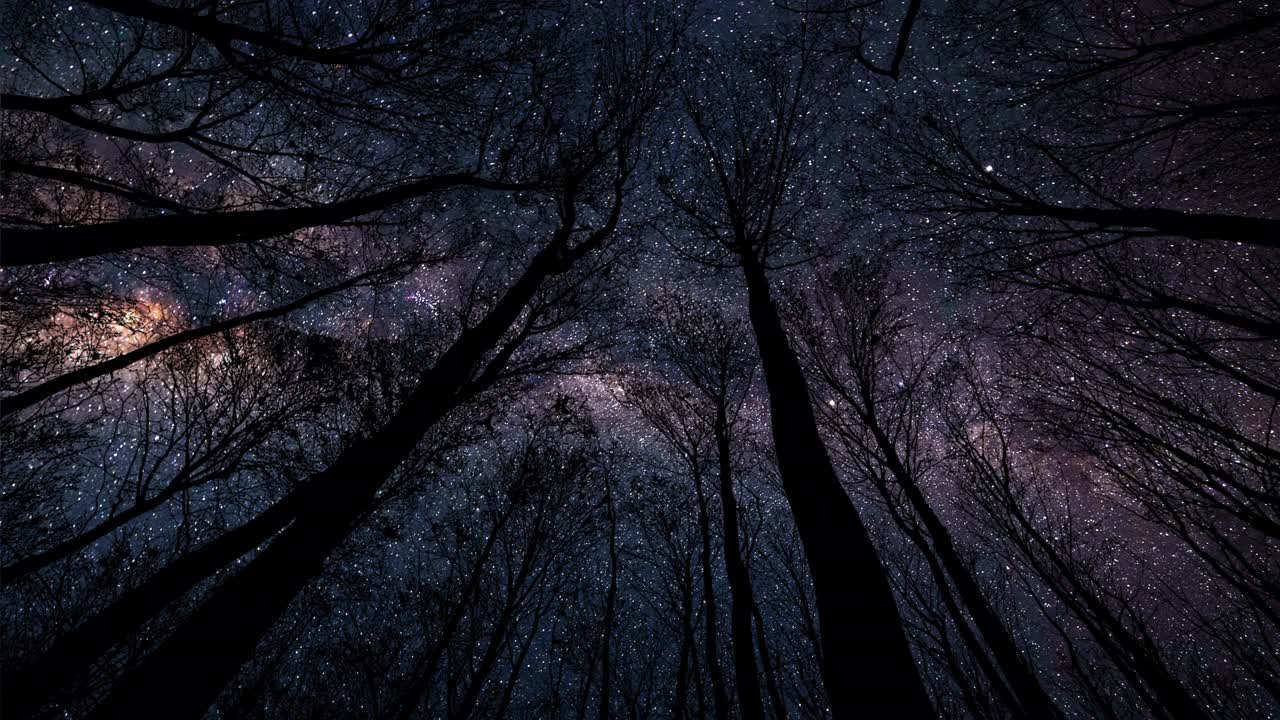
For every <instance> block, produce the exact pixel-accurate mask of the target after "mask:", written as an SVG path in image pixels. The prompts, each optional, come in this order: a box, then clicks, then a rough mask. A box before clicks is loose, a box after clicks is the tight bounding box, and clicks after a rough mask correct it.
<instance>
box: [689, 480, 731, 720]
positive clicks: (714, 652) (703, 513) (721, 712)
mask: <svg viewBox="0 0 1280 720" xmlns="http://www.w3.org/2000/svg"><path fill="white" fill-rule="evenodd" d="M697 463H698V459H697V458H696V457H695V458H693V464H694V467H695V470H694V476H693V487H694V488H695V489H696V490H697V493H698V530H699V532H700V533H701V536H702V557H701V561H702V608H703V611H704V612H705V613H706V616H707V624H706V626H705V628H704V630H705V634H704V636H703V637H704V645H705V646H706V647H704V648H703V652H704V653H705V654H706V657H707V674H708V675H710V676H711V696H712V701H713V702H714V703H715V717H716V720H728V717H729V692H728V691H727V690H726V689H725V684H724V671H723V670H721V668H720V653H719V651H718V649H717V648H718V645H719V640H718V638H719V636H720V627H719V622H718V620H717V615H718V614H719V613H718V612H717V610H716V589H715V576H714V575H713V574H712V570H711V517H710V515H709V513H708V510H707V496H706V493H704V492H703V491H702V473H701V472H699V471H698V470H697V469H696V468H697Z"/></svg>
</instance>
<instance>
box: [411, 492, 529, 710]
mask: <svg viewBox="0 0 1280 720" xmlns="http://www.w3.org/2000/svg"><path fill="white" fill-rule="evenodd" d="M515 507H516V506H515V503H509V504H508V505H507V507H506V508H505V509H504V510H503V512H502V514H501V515H499V516H498V521H497V522H496V523H494V526H493V528H491V529H490V531H489V537H488V539H486V540H485V543H484V547H483V548H481V550H480V553H479V554H478V555H477V556H476V560H475V562H474V563H472V564H471V568H470V570H469V571H468V573H467V581H466V585H464V586H463V591H462V596H461V597H459V598H458V602H456V603H454V604H453V606H452V607H450V608H449V614H448V616H446V618H445V621H444V625H442V626H441V628H440V631H439V632H437V633H436V635H435V639H434V640H433V641H432V642H431V646H430V647H428V648H427V651H426V652H425V653H423V655H422V658H421V659H420V660H419V661H418V663H417V664H416V665H415V667H414V670H413V677H412V678H411V679H410V684H409V687H408V688H407V689H406V690H405V692H404V696H403V698H402V699H401V706H400V713H399V714H398V715H397V717H398V718H399V720H411V718H413V716H414V715H416V714H417V712H418V706H419V705H421V704H422V698H423V696H424V695H426V693H427V690H429V689H430V688H431V683H432V681H433V680H434V679H435V676H436V670H437V669H438V668H439V667H440V658H442V657H443V656H444V653H445V650H446V649H447V648H448V647H449V643H450V641H452V640H453V635H454V633H455V632H457V630H458V625H459V624H461V622H462V617H463V615H464V614H466V611H467V609H468V608H469V607H470V606H471V603H472V600H473V598H474V597H475V595H476V593H477V591H478V590H479V589H480V580H481V578H482V577H483V575H484V569H485V566H486V565H488V564H489V557H490V556H491V555H492V554H493V547H494V545H496V544H497V542H498V535H499V534H500V533H501V532H502V529H503V527H505V526H506V524H507V520H508V519H510V517H511V514H512V513H513V512H514V511H515Z"/></svg>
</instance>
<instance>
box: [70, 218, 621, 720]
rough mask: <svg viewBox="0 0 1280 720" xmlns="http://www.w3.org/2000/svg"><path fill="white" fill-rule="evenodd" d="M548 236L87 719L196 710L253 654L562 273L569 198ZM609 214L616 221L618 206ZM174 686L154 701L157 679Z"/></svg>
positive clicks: (596, 237)
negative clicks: (250, 556) (264, 540)
mask: <svg viewBox="0 0 1280 720" xmlns="http://www.w3.org/2000/svg"><path fill="white" fill-rule="evenodd" d="M563 207H564V217H563V218H562V221H561V226H560V228H559V229H558V230H557V231H556V234H555V237H554V238H553V240H552V241H551V242H550V244H548V246H547V247H545V248H543V249H542V250H541V251H539V252H538V254H537V255H536V256H535V257H534V259H533V261H532V262H531V263H530V265H529V267H528V268H527V269H526V270H525V271H524V273H523V274H522V275H521V276H520V278H519V279H518V280H517V281H516V282H515V284H514V285H512V286H511V288H510V289H509V290H508V291H507V292H506V294H505V295H504V296H503V297H502V298H501V299H500V300H499V301H498V302H497V304H496V305H495V306H494V307H493V309H492V310H490V311H489V313H488V314H486V315H485V317H484V318H483V319H482V320H481V321H480V322H479V323H478V324H477V325H476V326H475V327H472V328H468V329H466V330H464V331H463V332H462V334H461V335H460V336H459V338H458V339H457V340H456V341H455V342H454V344H453V345H452V346H451V347H450V348H449V349H448V350H447V351H446V352H445V353H444V354H443V355H442V356H441V357H440V358H439V359H438V360H437V362H436V363H435V365H434V366H432V368H431V369H430V370H428V371H427V372H426V373H424V374H423V376H422V378H421V379H420V381H419V383H418V386H417V387H416V388H415V389H414V391H413V393H412V394H410V396H409V397H408V398H407V399H406V400H405V402H404V404H403V405H402V406H401V408H400V409H399V411H397V412H396V414H395V415H394V416H393V417H392V418H391V420H390V421H389V422H388V423H387V424H386V425H384V426H383V427H382V428H381V429H380V430H379V431H378V432H376V433H374V434H373V435H371V436H369V437H367V438H364V439H361V440H360V441H358V442H356V443H355V444H353V445H352V446H351V447H350V448H348V449H347V450H346V451H344V452H343V453H342V454H341V455H340V456H339V457H338V459H337V460H335V461H334V463H333V464H332V465H330V466H329V467H328V468H327V469H325V470H324V471H322V472H321V473H319V475H317V476H316V477H315V478H313V479H312V480H311V481H310V484H312V485H313V486H314V487H315V488H316V491H314V492H311V493H308V494H307V495H306V501H305V505H304V507H302V508H301V509H300V510H299V512H298V516H297V518H296V519H295V520H294V521H293V523H292V524H291V525H290V526H289V527H288V528H286V529H285V530H284V531H283V532H281V533H280V535H279V536H277V537H276V538H275V540H274V541H273V542H272V543H271V544H270V545H269V546H268V547H267V548H266V549H265V550H263V551H262V553H261V554H259V555H258V556H257V557H256V558H255V559H254V560H253V561H252V562H251V563H250V564H249V565H248V566H247V567H245V568H244V569H243V570H242V571H241V572H239V573H238V574H237V575H236V576H235V577H233V578H231V579H229V580H228V581H227V582H226V583H224V584H223V585H222V586H220V587H219V588H217V589H216V590H215V591H214V592H213V593H212V595H211V596H210V597H209V599H208V600H207V601H206V602H205V603H204V604H203V605H201V607H199V608H198V609H197V610H196V611H195V612H194V613H193V614H192V615H191V617H190V618H188V620H187V621H186V622H185V623H183V625H182V626H181V627H179V628H178V629H177V630H176V631H175V632H174V633H173V635H172V636H171V637H169V638H168V639H167V640H166V641H165V642H164V643H162V644H161V646H160V647H159V648H157V649H156V650H155V651H154V652H152V653H151V654H150V655H149V656H147V657H146V658H145V659H144V660H143V661H142V662H141V663H140V664H139V665H138V667H136V668H135V669H133V670H132V671H130V672H128V673H127V674H126V675H125V676H124V677H123V678H121V680H120V682H119V683H118V684H117V685H116V686H115V687H114V688H113V689H112V691H111V693H110V694H109V695H108V696H107V697H106V699H105V700H104V701H103V703H102V704H101V705H100V706H99V707H98V708H96V709H95V711H94V713H93V715H91V717H93V718H103V719H106V718H116V717H128V716H133V715H136V714H139V713H141V712H143V708H147V712H150V713H159V714H163V715H165V716H166V717H170V718H192V719H194V718H198V717H200V716H201V715H203V713H204V712H205V711H206V710H207V709H208V708H209V705H210V704H212V703H213V701H214V700H215V699H216V698H217V696H218V693H219V692H220V691H221V689H222V688H223V687H224V686H225V685H226V683H227V682H228V681H230V679H231V678H232V677H233V676H234V675H235V673H236V672H237V671H238V670H239V668H240V666H241V665H242V664H243V663H244V662H245V660H247V659H248V657H249V656H250V655H251V654H252V652H253V648H254V647H255V646H256V645H257V643H258V641H259V640H260V639H261V638H262V636H263V635H265V634H266V633H267V632H268V631H269V630H270V629H271V627H272V625H274V624H275V622H276V620H277V619H278V618H279V617H280V615H281V614H282V613H283V612H284V611H285V609H286V608H287V607H288V605H289V603H290V602H291V601H292V600H293V598H294V596H296V595H297V593H298V592H300V591H301V590H302V589H303V588H304V587H305V586H306V584H307V583H308V582H309V581H310V580H311V579H312V578H314V577H315V576H316V575H318V574H319V573H320V572H321V570H322V569H323V566H324V562H325V560H326V559H327V558H328V556H329V555H330V554H331V553H332V552H333V551H334V550H335V549H336V548H337V547H338V545H340V544H341V543H342V542H343V540H345V539H346V537H347V536H348V535H349V534H350V532H351V531H352V529H353V524H354V523H355V522H356V520H358V519H359V518H360V517H361V515H362V514H363V513H364V512H365V510H366V509H367V508H368V507H369V505H370V504H371V503H372V502H373V501H374V499H375V498H376V496H377V493H378V492H379V490H381V489H382V487H383V486H384V485H385V483H386V481H387V479H388V478H389V477H390V476H391V474H392V472H393V471H394V470H395V469H396V467H398V466H399V464H400V463H401V462H403V461H404V459H405V458H406V457H408V455H409V454H410V453H411V452H412V451H413V449H414V448H415V447H416V446H417V444H418V442H419V441H420V439H421V438H422V436H423V434H424V433H425V432H426V431H427V429H428V428H430V427H431V426H432V425H434V424H435V423H436V422H438V421H439V420H440V419H441V418H443V417H444V416H445V415H446V414H447V413H448V412H449V411H450V410H451V409H452V408H453V407H454V406H455V405H456V400H457V398H458V396H459V394H460V392H461V391H462V390H463V389H464V388H465V386H466V385H467V383H468V382H469V381H470V379H471V376H472V374H473V373H474V372H475V371H476V369H477V367H478V365H479V364H480V362H481V360H482V359H483V357H484V356H485V354H486V353H488V352H489V351H491V350H493V349H494V348H495V347H497V346H498V344H499V343H500V342H501V340H502V337H503V335H504V334H505V333H506V332H507V330H508V329H510V328H511V327H512V325H513V324H514V323H515V322H516V320H517V318H518V317H519V316H520V314H521V312H522V311H523V310H524V308H525V306H526V305H527V304H528V303H529V301H530V300H531V299H532V298H533V297H534V295H535V293H536V292H537V290H538V288H539V287H541V285H542V284H543V282H544V281H545V280H546V278H547V277H548V276H550V275H552V274H555V273H558V272H562V271H563V270H564V269H566V268H567V266H568V264H569V263H570V262H572V260H573V259H574V258H576V257H580V256H581V254H583V253H585V252H586V251H588V250H589V249H591V248H590V247H588V245H589V244H590V243H592V242H594V243H596V244H598V243H599V242H601V241H602V240H603V237H604V235H603V234H601V233H602V231H603V230H604V229H602V230H598V231H596V233H593V235H592V238H591V239H590V240H588V241H584V243H583V244H582V245H580V246H579V248H577V249H575V251H573V252H572V253H570V251H569V248H568V240H569V235H570V233H571V232H572V230H573V227H574V223H575V214H574V204H573V202H572V201H569V202H565V203H563ZM619 209H620V208H618V207H617V206H616V205H615V208H614V210H615V212H614V215H613V216H612V218H611V221H610V227H608V229H609V230H610V231H611V230H612V227H611V226H612V225H613V224H615V223H616V217H617V212H618V211H619ZM167 687H182V688H183V692H182V693H181V694H180V695H173V696H168V697H165V698H164V701H165V702H163V704H161V705H160V706H159V707H157V699H158V698H157V696H156V693H155V689H156V688H167Z"/></svg>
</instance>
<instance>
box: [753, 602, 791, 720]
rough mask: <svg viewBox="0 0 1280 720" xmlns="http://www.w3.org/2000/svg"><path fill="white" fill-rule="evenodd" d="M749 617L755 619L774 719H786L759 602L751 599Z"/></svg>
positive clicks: (785, 711)
mask: <svg viewBox="0 0 1280 720" xmlns="http://www.w3.org/2000/svg"><path fill="white" fill-rule="evenodd" d="M751 617H752V619H753V620H754V621H755V622H754V623H753V624H754V625H755V631H756V647H757V648H759V650H760V666H761V667H763V668H764V681H765V687H766V688H768V690H769V705H770V707H772V708H773V717H774V720H786V719H787V706H786V704H785V703H783V701H782V689H781V688H779V687H778V673H777V671H776V670H775V669H774V665H773V658H772V657H771V656H770V654H769V638H768V637H767V636H766V635H765V632H764V617H763V616H761V614H760V604H759V603H757V602H756V601H755V598H754V597H753V598H752V599H751Z"/></svg>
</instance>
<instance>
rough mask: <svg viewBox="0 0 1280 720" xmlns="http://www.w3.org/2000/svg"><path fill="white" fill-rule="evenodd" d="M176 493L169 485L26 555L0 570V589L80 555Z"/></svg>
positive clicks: (174, 488) (173, 487) (175, 488)
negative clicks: (83, 528)
mask: <svg viewBox="0 0 1280 720" xmlns="http://www.w3.org/2000/svg"><path fill="white" fill-rule="evenodd" d="M178 489H179V487H175V486H173V485H169V486H167V487H166V488H165V489H164V490H161V491H160V492H158V493H156V494H155V495H152V496H151V497H149V498H146V499H144V500H142V501H141V502H137V503H134V504H133V505H130V506H129V507H128V508H125V509H124V510H122V511H120V512H118V513H116V514H115V515H112V516H111V517H109V518H107V519H106V520H103V521H102V522H100V523H98V524H97V525H94V526H93V527H91V528H89V529H88V530H85V531H84V532H82V533H80V534H79V535H76V536H75V537H73V538H70V539H68V540H64V541H62V542H60V543H58V544H57V545H54V546H53V547H51V548H49V549H48V550H44V551H42V552H38V553H36V554H35V555H28V556H27V557H24V558H22V559H21V560H18V561H16V562H13V563H11V564H10V565H9V566H8V567H6V568H4V569H3V570H0V587H5V588H8V587H11V586H13V585H15V584H17V583H18V582H19V581H20V580H22V579H23V578H25V577H27V576H28V575H30V574H32V573H34V572H38V571H40V570H42V569H43V568H46V567H48V566H50V565H52V564H54V563H56V562H58V561H59V560H63V559H65V558H68V557H70V556H72V555H74V554H76V553H78V552H80V551H81V550H83V549H85V548H87V547H89V546H90V545H92V544H94V543H95V542H97V541H98V540H100V539H102V538H103V537H104V536H106V535H109V534H111V533H113V532H115V531H116V530H119V529H120V528H122V527H124V526H125V525H127V524H128V523H129V522H131V521H133V520H134V519H135V518H138V517H141V516H143V515H145V514H147V513H149V512H151V511H152V510H154V509H156V508H158V507H160V506H161V505H163V504H164V502H165V501H166V500H168V499H169V498H171V497H173V495H174V493H176V492H177V491H178Z"/></svg>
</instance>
